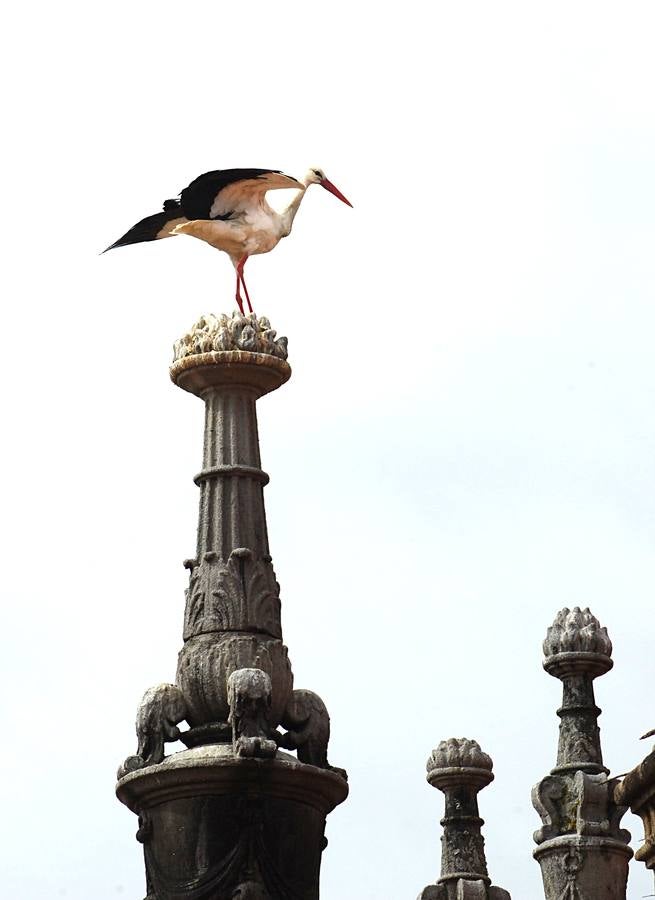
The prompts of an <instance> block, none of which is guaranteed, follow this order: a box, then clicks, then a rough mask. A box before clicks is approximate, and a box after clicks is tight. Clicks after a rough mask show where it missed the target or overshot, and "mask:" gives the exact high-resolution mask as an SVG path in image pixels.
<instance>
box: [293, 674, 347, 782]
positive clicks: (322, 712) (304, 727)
mask: <svg viewBox="0 0 655 900" xmlns="http://www.w3.org/2000/svg"><path fill="white" fill-rule="evenodd" d="M281 724H282V726H283V727H284V728H288V729H289V730H288V731H287V733H286V734H284V735H282V737H281V738H279V745H280V747H284V748H285V749H287V750H297V751H298V759H299V760H300V761H301V762H304V763H308V764H309V765H310V766H318V767H319V768H321V769H330V771H332V772H336V773H337V774H338V775H341V777H342V778H345V779H346V780H347V779H348V775H347V773H346V770H345V769H340V768H338V767H337V766H331V765H330V763H329V762H328V758H327V748H328V743H329V741H330V716H329V714H328V711H327V709H326V706H325V703H323V701H322V700H321V698H320V697H319V696H318V694H315V693H314V692H313V691H302V690H301V691H293V693H292V694H291V696H290V697H289V702H288V703H287V707H286V709H285V712H284V716H283V718H282V723H281Z"/></svg>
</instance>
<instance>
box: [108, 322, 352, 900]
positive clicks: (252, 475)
mask: <svg viewBox="0 0 655 900" xmlns="http://www.w3.org/2000/svg"><path fill="white" fill-rule="evenodd" d="M290 374H291V369H290V368H289V365H288V363H287V362H286V339H285V338H277V336H276V334H275V332H274V331H273V330H272V329H271V328H270V324H269V323H268V321H267V320H266V319H257V317H255V316H238V315H234V316H232V317H230V318H228V317H226V316H221V317H213V316H205V317H203V319H201V320H200V321H199V322H197V323H196V325H195V326H194V327H193V328H192V329H191V331H190V332H189V334H188V335H185V336H184V338H183V339H182V340H181V341H179V342H178V343H177V344H176V348H175V361H174V363H173V365H172V367H171V378H172V379H173V381H174V382H175V384H177V385H178V386H179V387H181V388H183V389H184V390H186V391H189V392H190V393H193V394H195V395H196V396H198V397H200V398H201V399H202V400H203V402H204V404H205V434H204V451H203V467H202V470H201V471H200V472H199V474H198V475H197V476H196V478H195V481H196V484H197V485H198V486H199V489H200V508H199V515H198V540H197V548H196V556H195V558H194V559H191V560H188V561H187V563H185V565H186V566H187V568H188V569H189V587H188V589H187V591H186V606H185V616H184V632H183V637H184V645H183V647H182V649H181V651H180V654H179V657H178V666H177V674H176V684H175V685H159V686H158V687H157V688H154V689H151V691H149V692H147V693H146V695H145V697H144V701H143V702H142V705H141V707H140V708H139V714H138V721H137V732H138V741H139V743H138V749H137V754H136V755H135V756H132V757H128V759H127V760H126V762H125V763H124V764H123V766H122V767H121V769H120V770H119V779H120V780H119V784H118V787H117V793H118V796H119V798H120V799H121V800H122V801H123V802H124V803H126V804H127V805H128V806H129V807H130V808H131V809H133V810H134V812H135V813H137V815H138V816H139V830H138V833H137V837H138V840H139V841H140V842H141V843H143V845H144V852H145V859H146V882H147V892H148V897H147V900H236V898H240V900H292V898H295V900H315V898H317V897H318V878H319V869H320V861H321V853H322V851H323V849H324V846H325V839H324V826H325V816H326V815H327V813H328V812H330V810H331V809H332V808H333V807H334V806H335V805H336V804H337V803H341V802H342V801H343V800H344V799H345V797H346V795H347V792H348V788H347V785H346V782H345V772H344V771H343V770H340V769H335V768H334V767H332V766H330V764H329V762H328V757H327V745H328V740H329V734H330V720H329V716H328V714H327V710H326V709H325V705H324V704H323V701H322V700H321V699H320V698H319V697H317V696H316V695H315V694H312V693H311V692H309V691H296V692H293V675H292V672H291V665H290V663H289V658H288V653H287V648H286V647H285V645H284V644H283V642H282V624H281V616H280V590H279V585H278V583H277V580H276V577H275V573H274V571H273V566H272V562H271V556H270V551H269V546H268V534H267V527H266V514H265V509H264V496H263V489H264V486H265V485H266V484H267V482H268V476H267V475H266V473H265V472H263V471H262V469H261V461H260V455H259V439H258V433H257V414H256V407H255V404H256V401H257V399H258V398H260V397H262V396H263V395H264V394H266V393H268V392H269V391H272V390H275V389H276V388H277V387H279V386H280V385H281V384H283V383H284V382H285V381H286V380H287V379H288V378H289V376H290ZM182 720H186V722H187V723H188V724H189V726H190V728H189V729H188V730H187V731H184V732H180V730H179V728H178V724H179V723H180V722H181V721H182ZM281 724H282V725H283V727H285V728H288V729H289V730H288V731H287V733H286V734H281V733H280V732H279V731H278V730H277V729H278V726H280V725H281ZM178 737H179V738H180V739H181V740H182V741H183V742H184V743H185V744H186V746H187V747H188V748H189V749H188V750H186V751H183V752H182V753H177V754H174V755H173V756H172V757H169V758H164V743H165V742H166V741H172V740H175V739H177V738H178ZM278 743H279V744H280V745H283V746H286V747H289V748H293V749H297V751H298V760H294V759H292V758H291V757H288V756H287V755H286V754H282V753H280V752H279V751H278V750H277V746H278Z"/></svg>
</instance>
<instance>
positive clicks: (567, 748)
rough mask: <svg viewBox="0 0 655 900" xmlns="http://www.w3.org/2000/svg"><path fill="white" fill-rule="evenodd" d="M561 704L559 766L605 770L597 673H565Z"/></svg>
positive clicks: (558, 712)
mask: <svg viewBox="0 0 655 900" xmlns="http://www.w3.org/2000/svg"><path fill="white" fill-rule="evenodd" d="M561 677H562V686H563V692H562V693H563V697H562V705H561V706H560V708H559V709H558V710H557V715H558V716H559V717H560V719H561V721H560V726H559V743H558V747H557V766H556V768H555V769H553V774H555V773H556V772H558V771H560V770H561V769H567V770H568V769H571V768H574V769H576V770H577V769H583V770H584V771H586V772H590V773H598V772H606V771H607V769H605V767H604V766H603V753H602V749H601V745H600V729H599V727H598V716H599V715H600V714H601V710H600V709H599V708H598V707H597V706H596V703H595V698H594V677H595V674H590V673H589V672H578V673H572V674H566V675H562V676H561Z"/></svg>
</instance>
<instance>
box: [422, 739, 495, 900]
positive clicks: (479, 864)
mask: <svg viewBox="0 0 655 900" xmlns="http://www.w3.org/2000/svg"><path fill="white" fill-rule="evenodd" d="M426 768H427V780H428V782H429V783H430V784H431V785H432V786H433V787H436V788H438V789H439V790H440V791H443V793H444V795H445V799H446V814H445V816H444V818H443V819H442V820H441V824H442V825H443V828H444V833H443V837H442V838H441V877H440V878H439V880H438V882H437V884H436V885H429V886H428V887H426V888H425V889H424V890H423V892H422V893H421V894H420V895H419V900H455V898H462V900H464V898H467V900H478V898H479V900H509V894H508V893H507V892H506V891H504V890H502V889H501V888H497V887H493V886H492V885H491V879H490V878H489V875H488V872H487V860H486V858H485V853H484V838H483V837H482V833H481V828H482V825H483V824H484V821H483V819H481V818H480V815H479V812H478V799H477V795H478V793H479V792H480V791H481V790H482V788H484V787H486V786H487V785H488V784H489V783H490V782H491V781H493V777H494V776H493V772H492V769H493V762H492V759H491V757H490V756H489V755H488V754H487V753H485V752H484V751H483V750H482V749H481V748H480V745H479V744H478V742H477V741H474V740H470V739H468V738H450V739H449V740H446V741H441V743H440V744H439V745H438V746H437V747H436V748H435V749H434V750H433V751H432V753H431V755H430V758H429V759H428V761H427V766H426Z"/></svg>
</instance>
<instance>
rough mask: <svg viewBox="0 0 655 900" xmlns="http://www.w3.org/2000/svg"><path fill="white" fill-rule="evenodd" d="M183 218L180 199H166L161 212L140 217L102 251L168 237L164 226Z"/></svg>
mask: <svg viewBox="0 0 655 900" xmlns="http://www.w3.org/2000/svg"><path fill="white" fill-rule="evenodd" d="M183 218H184V215H183V213H182V210H181V208H180V201H179V200H166V201H165V202H164V209H163V210H162V212H158V213H155V214H154V216H146V218H145V219H141V221H140V222H137V223H136V225H133V226H132V227H131V228H130V230H129V231H127V232H125V234H124V235H123V237H120V238H119V239H118V240H117V241H114V243H113V244H110V245H109V247H107V249H106V250H103V251H102V252H103V253H106V252H107V250H113V249H114V247H126V246H127V245H128V244H140V243H141V242H142V241H156V240H157V238H163V237H168V236H169V234H168V231H167V229H166V226H167V225H170V224H171V223H173V222H176V221H182V220H183Z"/></svg>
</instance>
